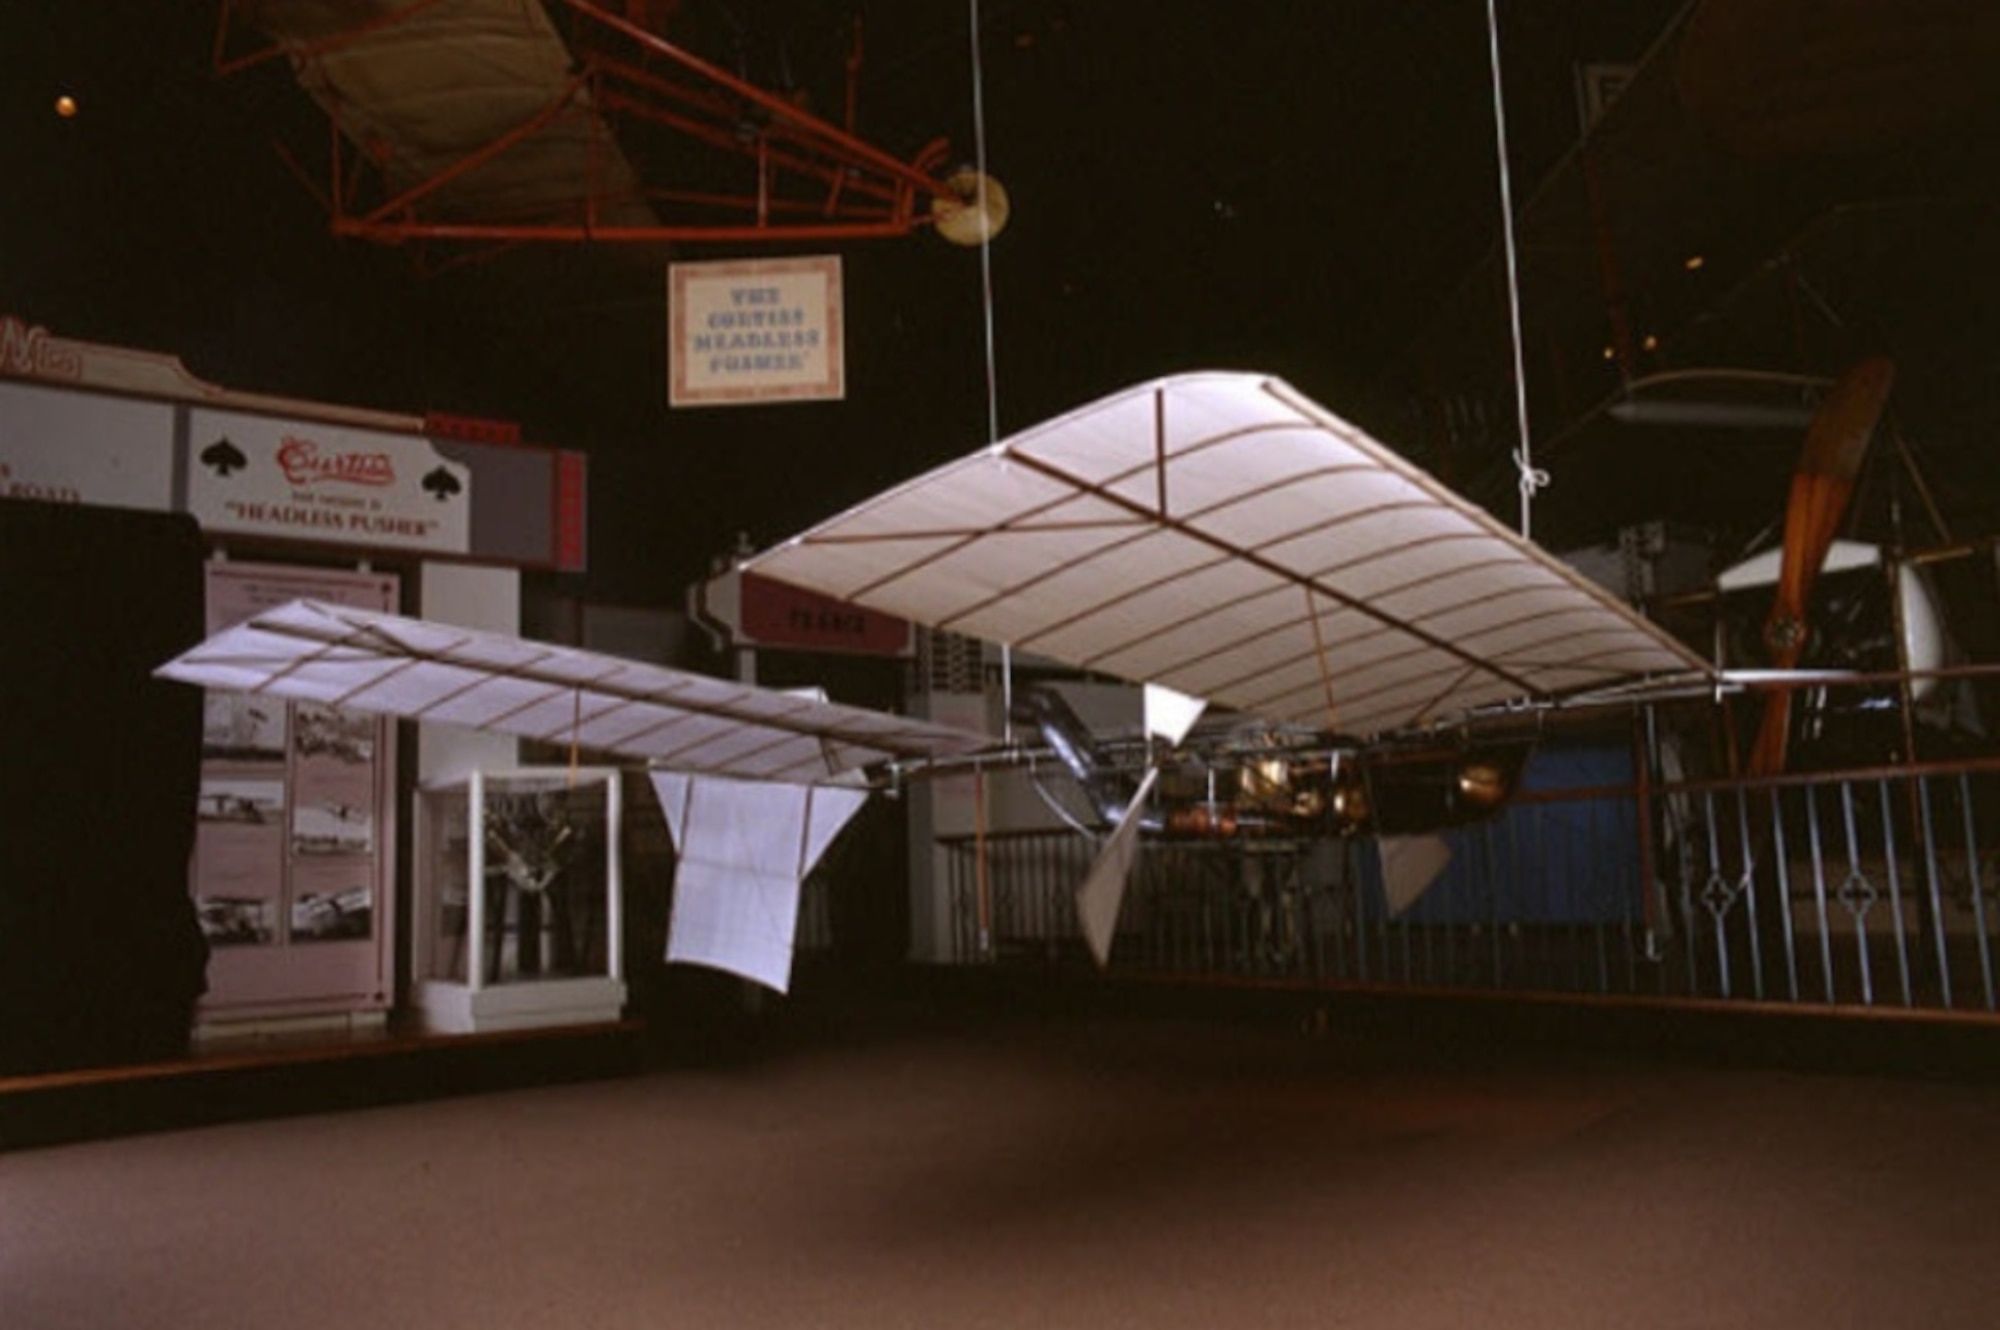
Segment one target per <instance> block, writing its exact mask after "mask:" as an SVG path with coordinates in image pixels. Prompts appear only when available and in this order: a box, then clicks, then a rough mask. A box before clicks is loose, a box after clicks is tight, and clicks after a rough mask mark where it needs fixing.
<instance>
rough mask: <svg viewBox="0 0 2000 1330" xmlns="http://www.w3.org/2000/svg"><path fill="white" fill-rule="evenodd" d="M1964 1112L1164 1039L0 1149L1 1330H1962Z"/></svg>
mask: <svg viewBox="0 0 2000 1330" xmlns="http://www.w3.org/2000/svg"><path fill="white" fill-rule="evenodd" d="M1996 1239H2000V1089H1997V1088H1994V1087H1992V1086H1990V1085H1965V1084H1944V1083H1925V1082H1920V1081H1910V1080H1888V1079H1871V1078H1866V1077H1851V1076H1840V1075H1830V1074H1808V1073H1798V1072H1777V1071H1755V1070H1691V1069H1687V1068H1674V1067H1664V1066H1660V1067H1653V1066H1645V1065H1638V1064H1634V1063H1631V1062H1624V1063H1613V1062H1602V1061H1599V1062H1583V1061H1578V1060H1570V1061H1568V1062H1566V1063H1565V1062H1554V1061H1545V1063H1544V1065H1541V1066H1538V1067H1533V1068H1523V1067H1519V1066H1514V1067H1508V1066H1505V1065H1503V1063H1502V1060H1501V1059H1498V1058H1491V1059H1472V1060H1469V1061H1465V1060H1461V1061H1456V1062H1454V1063H1452V1064H1449V1065H1447V1064H1445V1063H1443V1062H1440V1061H1439V1060H1437V1059H1425V1058H1421V1057H1418V1058H1405V1057H1402V1056H1399V1055H1398V1052H1397V1050H1396V1049H1394V1048H1393V1047H1386V1048H1385V1047H1384V1046H1382V1045H1380V1044H1376V1043H1362V1042H1358V1041H1343V1039H1341V1038H1340V1037H1339V1035H1338V1033H1337V1032H1336V1034H1335V1036H1334V1037H1332V1038H1327V1039H1320V1040H1310V1039H1306V1038H1302V1037H1300V1036H1299V1035H1298V1034H1297V1033H1296V1032H1294V1031H1281V1030H1277V1029H1270V1028H1257V1027H1246V1026H1244V1025H1241V1024H1222V1023H1201V1022H1195V1021H1189V1020H1172V1019H1166V1018H1154V1019H1142V1018H1135V1017H1108V1016H1097V1017H1093V1018H1088V1019H1077V1020H1055V1019H1034V1020H1015V1021H1007V1020H983V1021H969V1022H965V1023H963V1024H962V1025H954V1024H952V1023H950V1022H930V1023H925V1024H922V1025H920V1026H915V1027H912V1028H910V1029H906V1030H901V1031H897V1030H885V1031H878V1032H875V1033H873V1034H872V1035H871V1036H870V1037H868V1038H849V1039H839V1040H828V1041H824V1042H819V1043H807V1044H804V1045H796V1046H786V1047H777V1048H772V1049H768V1050H765V1051H764V1052H763V1053H762V1054H761V1055H759V1056H756V1057H746V1058H743V1059H740V1060H737V1061H735V1062H733V1063H721V1064H717V1065H714V1066H710V1067H707V1068H702V1069H693V1068H687V1067H682V1068H678V1069H669V1070H660V1071H653V1072H647V1073H645V1074H642V1075H637V1076H632V1077H627V1078H624V1079H618V1080H611V1081H603V1082H597V1083H590V1084H570V1085H561V1086H553V1087H549V1088H544V1089H531V1090H513V1091H506V1092H501V1093H493V1094H485V1095H471V1096H463V1097H458V1098H451V1099H444V1100H437V1101H431V1102H419V1103H410V1104H400V1105H396V1106H391V1107H383V1108H374V1109H366V1110H361V1111H352V1112H347V1113H342V1114H328V1115H319V1116H300V1117H289V1118H284V1119H280V1120H273V1121H259V1122H247V1123H233V1124H228V1125H222V1126H213V1127H206V1128H201V1129H196V1130H187V1131H178V1132H161V1133H155V1134H151V1135H137V1136H127V1137H123V1138H119V1139H109V1140H99V1141H89V1142H84V1143H80V1144H72V1145H61V1146H51V1147H46V1148H42V1149H29V1150H21V1151H16V1152H13V1153H10V1154H4V1155H0V1327H5V1330H91V1328H94V1327H115V1328H116V1330H142V1328H143V1327H184V1326H185V1327H202V1328H203V1330H229V1328H230V1327H245V1328H246V1330H248V1328H254V1330H278V1328H282V1330H318V1328H319V1327H329V1328H331V1327H339V1328H340V1330H350V1328H352V1327H361V1326H371V1327H399V1328H400V1327H413V1328H415V1327H425V1328H429V1327H437V1328H440V1330H441V1328H444V1327H467V1328H468V1330H471V1328H476V1330H516V1328H519V1330H528V1328H530V1327H562V1328H564V1330H570V1328H573V1327H600V1326H601V1327H620V1328H621V1330H622V1328H624V1327H636V1326H648V1327H655V1326H675V1327H681V1326H686V1327H762V1326H774V1327H775V1326H784V1327H821V1326H824V1327H867V1328H868V1330H887V1328H889V1327H923V1328H930V1327H952V1328H953V1330H957V1328H960V1327H965V1328H968V1330H969V1328H972V1327H988V1326H991V1327H1031V1328H1033V1330H1053V1328H1054V1327H1065V1326H1088V1327H1120V1326H1132V1327H1145V1328H1146V1330H1171V1328H1172V1327H1179V1326H1190V1327H1192V1326H1201V1327H1221V1326H1231V1327H1234V1326H1361V1327H1384V1328H1388V1327H1396V1328H1399V1330H1400V1328H1405V1327H1407V1328H1415V1327H1523V1328H1528V1327H1532V1328H1533V1330H1555V1328H1557V1327H1569V1326H1577V1327H1592V1328H1593V1330H1604V1328H1607V1327H1618V1326H1649V1327H1650V1326H1699V1327H1718V1328H1720V1327H1759V1328H1761V1330H1768V1328H1769V1327H1789V1326H1800V1327H1812V1330H1835V1328H1836V1327H1848V1326H1852V1327H1924V1328H1925V1330H1946V1328H1947V1327H1960V1326H1963V1327H1968V1328H1970V1327H1986V1326H1990V1325H1994V1324H2000V1259H1996Z"/></svg>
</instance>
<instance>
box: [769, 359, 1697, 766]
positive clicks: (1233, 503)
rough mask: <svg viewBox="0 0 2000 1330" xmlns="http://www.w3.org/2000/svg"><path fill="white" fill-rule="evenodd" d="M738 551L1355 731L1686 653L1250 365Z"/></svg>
mask: <svg viewBox="0 0 2000 1330" xmlns="http://www.w3.org/2000/svg"><path fill="white" fill-rule="evenodd" d="M748 567H749V568H750V569H751V570H753V571H755V572H757V573H758V574H760V575H762V576H766V577H773V578H777V579H779V580H781V581H786V582H791V583H793V584H795V585H798V586H803V587H808V588H810V589H812V590H815V591H819V592H823V593H825V594H827V595H831V596H834V597H837V598H839V599H842V600H847V601H851V602H853V603H856V604H859V605H864V606H867V607H869V608H872V609H879V610H882V611H884V612H886V613H890V614H897V615H901V616H903V617H905V618H909V619H913V620H915V621H917V622H919V623H923V624H927V625H929V626H931V627H933V628H939V629H947V630H950V631H953V632H958V633H964V634H967V635H969V636H973V637H978V638H982V639H985V640H987V641H992V642H1001V643H1006V644H1008V645H1010V646H1012V647H1014V648H1016V649H1017V650H1020V651H1023V652H1028V653H1033V654H1037V655H1042V656H1047V657H1050V658H1052V659H1055V660H1059V661H1062V662H1064V663H1067V664H1070V665H1074V666H1077V667H1079V668H1083V669H1088V670H1092V671H1096V672H1100V673H1105V674H1111V675H1116V676H1118V677H1121V678H1125V679H1129V680H1132V681H1135V682H1140V683H1157V684H1164V685H1166V686H1168V687H1170V688H1173V689H1175V690H1177V691H1179V692H1181V693H1185V694H1187V695H1189V696H1191V697H1200V698H1206V699H1208V700H1209V701H1210V702H1213V703H1219V704H1222V705H1225V706H1228V707H1231V708H1233V709H1235V710H1238V711H1242V712H1246V713H1248V714H1250V715H1254V716H1259V717H1262V718H1264V719H1267V720H1272V721H1280V722H1287V723H1296V724H1303V725H1309V726H1312V727H1314V728H1318V729H1327V730H1332V731H1336V732H1342V733H1346V734H1349V735H1352V736H1355V737H1359V738H1367V737H1372V736H1375V735H1379V734H1382V733H1385V732H1389V731H1394V730H1398V729H1402V728H1406V727H1413V726H1420V725H1425V724H1429V723H1431V722H1434V721H1442V720H1449V719H1451V718H1452V717H1453V716H1455V715H1457V714H1460V713H1463V712H1465V711H1468V710H1471V709H1475V708H1480V707H1487V706H1494V705H1501V704H1508V703H1514V702H1519V701H1528V700H1539V699H1549V698H1557V697H1561V696H1564V695H1567V694H1570V693H1573V692H1578V691H1582V690H1586V689H1590V688H1595V687H1599V686H1603V685H1606V684H1609V683H1614V682H1622V681H1626V680H1630V679H1634V678H1639V677H1644V676H1650V675H1656V674H1674V675H1680V674H1686V673H1690V672H1705V671H1706V669H1707V667H1706V666H1705V664H1704V663H1703V662H1702V660H1701V659H1700V658H1699V657H1698V656H1696V655H1695V654H1694V653H1692V652H1690V651H1689V650H1687V649H1686V648H1685V647H1683V646H1682V645H1681V644H1680V643H1678V642H1676V641H1675V640H1674V639H1673V638H1672V637H1671V636H1669V635H1668V634H1667V633H1665V632H1664V631H1662V630H1660V629H1659V628H1657V627H1656V626H1655V625H1653V624H1651V623H1649V622H1648V621H1647V620H1645V619H1644V618H1643V617H1641V616H1640V615H1638V614H1637V613H1636V612H1634V611H1633V610H1632V609H1631V608H1630V607H1628V606H1626V605H1624V604H1623V603H1621V602H1619V601H1618V600H1616V599H1615V598H1614V597H1612V596H1611V595H1610V594H1609V593H1607V592H1605V591H1603V590H1602V589H1600V588H1599V587H1597V586H1596V585H1594V584H1593V583H1591V582H1589V581H1588V580H1587V579H1585V578H1583V577H1582V576H1580V575H1578V574H1577V573H1576V572H1574V571H1573V570H1571V569H1570V568H1568V567H1567V566H1565V565H1564V564H1562V563H1561V562H1560V561H1559V560H1557V559H1555V558H1554V557H1553V556H1551V555H1549V554H1548V553H1546V552H1545V551H1543V550H1541V549H1540V548H1538V547H1536V546H1535V545H1533V544H1531V543H1529V542H1527V541H1525V540H1523V539H1521V538H1520V537H1519V536H1516V535H1515V534H1514V533H1512V532H1511V531H1509V530H1507V529H1506V528H1505V527H1503V526H1501V525H1500V524H1499V523H1498V522H1496V521H1495V520H1494V519H1493V518H1491V517H1490V516H1489V515H1487V514H1486V513H1484V512H1483V511H1481V510H1479V509H1478V508H1475V507H1474V506H1473V505H1471V504H1469V503H1467V502H1465V501H1464V500H1462V499H1460V498H1459V497H1458V496H1456V495H1455V494H1453V493H1452V492H1451V491H1450V490H1448V489H1446V488H1445V487H1444V486H1443V485H1442V484H1440V483H1439V482H1438V481H1436V480H1434V479H1433V478H1432V477H1430V476H1429V475H1427V474H1426V473H1425V472H1423V471H1422V470H1421V469H1420V468H1418V467H1416V466H1414V465H1412V464H1411V463H1409V462H1407V461H1405V460H1404V459H1402V458H1400V457H1398V456H1397V455H1396V454H1395V453H1394V452H1392V451H1391V450H1390V449H1388V448H1387V447H1385V446H1384V445H1382V444H1380V443H1378V442H1376V441H1375V440H1373V439H1371V438H1369V437H1368V436H1367V435H1365V434H1364V433H1362V432H1361V431H1360V430H1358V429H1356V428H1355V427H1354V426H1352V425H1350V424H1348V423H1347V422H1345V421H1343V420H1341V419H1340V418H1338V417H1337V416H1334V415H1333V414H1331V413H1330V412H1328V411H1327V410H1325V409H1324V408H1323V407H1320V406H1318V405H1317V404H1315V403H1313V402H1312V401H1310V400H1308V399H1307V398H1305V397H1304V396H1302V395H1301V394H1299V393H1298V391H1297V390H1296V389H1293V388H1292V387H1290V386H1289V385H1288V384H1285V383H1283V382H1282V381H1280V380H1277V379H1273V378H1269V377H1266V376H1261V375H1253V374H1225V373H1205V374H1187V375H1181V376H1177V377H1174V378H1168V379H1162V380H1159V381H1157V382H1153V383H1149V384H1142V385H1140V386H1138V387H1135V388H1131V389H1127V390H1126V391H1124V392H1121V393H1117V394H1115V395H1113V396H1111V397H1108V398H1105V399H1104V400H1102V401H1099V402H1096V403H1094V404H1092V405H1089V406H1086V407H1083V408H1081V409H1080V410H1077V411H1075V412H1072V413H1070V414H1069V415H1066V416H1063V417H1060V418H1058V419H1056V420H1053V421H1050V422H1048V423H1046V424H1043V425H1040V426H1037V427H1035V428H1033V429H1030V430H1027V431H1025V432H1024V433H1021V434H1019V435H1016V436H1015V437H1013V438H1011V439H1009V440H1006V441H1004V442H1002V443H1000V444H996V445H994V446H993V447H991V448H988V449H986V450H984V451H982V452H979V453H977V454H975V455H973V456H971V457H968V458H964V459H961V460H960V461H957V462H954V463H951V464H948V465H946V466H944V467H941V468H939V469H938V470H936V471H933V472H931V473H930V474H928V475H925V476H922V477H919V478H918V479H916V480H914V481H911V482H910V483H908V484H906V485H903V486H901V487H899V488H897V489H894V490H891V491H889V492H887V493H885V494H883V495H880V496H878V497H877V498H875V499H873V500H870V501H869V502H867V503H864V504H862V505H861V506H859V507H857V508H854V509H852V510H850V511H849V512H847V513H845V514H843V515H841V516H839V517H836V518H834V519H833V520H831V521H829V522H827V523H825V524H823V525H821V526H819V527H816V528H814V529H813V530H811V531H808V532H806V533H805V534H803V535H801V536H798V537H795V538H794V539H792V540H790V541H788V542H787V543H785V544H784V545H781V546H779V547H777V548H775V549H773V550H770V551H768V552H766V553H764V554H762V555H759V556H758V557H757V558H755V559H753V560H751V561H750V563H749V564H748Z"/></svg>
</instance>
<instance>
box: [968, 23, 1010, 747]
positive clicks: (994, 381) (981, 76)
mask: <svg viewBox="0 0 2000 1330" xmlns="http://www.w3.org/2000/svg"><path fill="white" fill-rule="evenodd" d="M966 9H967V15H966V21H967V23H968V25H969V26H970V27H971V30H972V42H971V45H972V169H973V182H974V184H973V188H974V189H976V190H977V191H978V194H977V197H976V198H975V199H974V200H973V206H974V208H976V209H977V210H978V213H979V216H980V217H981V218H982V219H986V220H985V221H984V223H983V225H982V226H981V228H980V233H979V312H980V319H981V329H982V331H983V333H984V336H985V346H986V443H987V446H988V447H991V446H993V445H995V444H997V443H999V442H1000V372H999V357H998V354H997V353H996V351H995V349H994V336H993V226H992V222H991V220H990V219H991V217H992V214H991V213H989V212H988V211H987V207H986V76H985V73H984V71H983V66H984V65H985V63H986V62H985V59H984V57H983V55H982V53H981V50H980V42H979V28H980V13H979V0H966ZM1000 693H1001V697H1000V713H1001V720H1000V731H1001V735H1002V737H1003V738H1004V739H1005V741H1006V742H1008V743H1012V742H1013V740H1014V650H1013V648H1012V647H1010V646H1008V645H1007V644H1006V643H1004V642H1003V643H1001V644H1000Z"/></svg>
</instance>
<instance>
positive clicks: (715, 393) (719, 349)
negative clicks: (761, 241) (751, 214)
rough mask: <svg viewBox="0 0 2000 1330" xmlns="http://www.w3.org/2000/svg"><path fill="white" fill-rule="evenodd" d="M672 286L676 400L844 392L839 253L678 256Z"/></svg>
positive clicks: (726, 402)
mask: <svg viewBox="0 0 2000 1330" xmlns="http://www.w3.org/2000/svg"><path fill="white" fill-rule="evenodd" d="M667 283H668V292H667V310H668V320H669V324H670V327H669V330H668V331H669V339H668V357H669V361H670V364H669V370H670V373H669V376H668V378H669V386H668V395H667V400H668V402H669V404H670V405H673V406H735V405H744V404H747V403H754V402H778V401H810V400H829V399H831V400H838V399H839V398H841V397H844V396H845V395H846V392H847V383H846V369H845V362H844V358H843V354H842V346H843V342H842V336H841V291H840V257H839V256H838V255H826V256H821V257H809V258H787V259H740V260H726V261H723V262H717V263H676V264H673V265H672V266H671V267H669V269H668V271H667Z"/></svg>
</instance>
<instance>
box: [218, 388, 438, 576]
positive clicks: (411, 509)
mask: <svg viewBox="0 0 2000 1330" xmlns="http://www.w3.org/2000/svg"><path fill="white" fill-rule="evenodd" d="M471 485H472V472H471V468H469V467H467V466H465V465H464V464H463V463H460V462H452V461H447V460H446V459H445V458H444V457H442V456H441V455H439V453H438V452H437V451H436V449H434V448H433V447H432V446H431V443H430V441H429V440H428V439H424V438H420V437H417V436H415V435H408V434H389V433H385V432H383V431H380V430H364V429H347V428H342V427H340V426H337V425H322V424H318V423H315V422H312V421H302V420H285V419H282V418H280V417H274V416H258V415H250V414H247V413H243V412H236V411H210V410H195V411H190V412H189V413H188V463H187V496H188V511H189V512H191V513H193V514H194V515H195V517H196V518H198V519H199V520H200V522H201V525H202V528H203V529H204V530H207V531H224V532H231V531H233V532H238V533H241V534H245V535H259V536H272V537H277V538H281V539H285V540H304V541H312V542H314V543H319V544H330V545H366V546H369V547H371V548H378V549H380V548H396V549H414V550H427V551H431V552H434V553H440V554H464V553H467V552H468V551H469V550H470V549H471V548H472V522H471V518H470V512H471V508H472V492H471Z"/></svg>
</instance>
